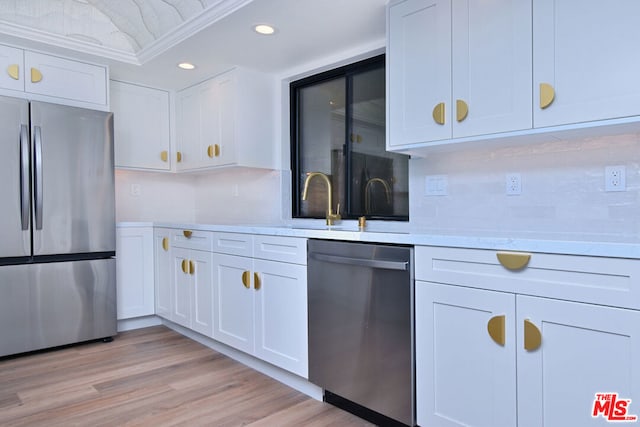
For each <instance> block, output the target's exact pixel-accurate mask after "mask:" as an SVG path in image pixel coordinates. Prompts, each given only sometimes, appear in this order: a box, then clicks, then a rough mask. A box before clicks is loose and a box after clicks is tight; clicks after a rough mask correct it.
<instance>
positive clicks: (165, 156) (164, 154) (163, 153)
mask: <svg viewBox="0 0 640 427" xmlns="http://www.w3.org/2000/svg"><path fill="white" fill-rule="evenodd" d="M160 160H162V161H163V162H166V161H167V160H169V152H168V151H167V150H164V151H161V152H160Z"/></svg>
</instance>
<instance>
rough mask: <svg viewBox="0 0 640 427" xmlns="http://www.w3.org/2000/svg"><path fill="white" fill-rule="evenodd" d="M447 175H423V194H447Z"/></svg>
mask: <svg viewBox="0 0 640 427" xmlns="http://www.w3.org/2000/svg"><path fill="white" fill-rule="evenodd" d="M448 187H449V179H448V178H447V175H427V176H425V177H424V195H425V196H446V195H447V194H449V188H448Z"/></svg>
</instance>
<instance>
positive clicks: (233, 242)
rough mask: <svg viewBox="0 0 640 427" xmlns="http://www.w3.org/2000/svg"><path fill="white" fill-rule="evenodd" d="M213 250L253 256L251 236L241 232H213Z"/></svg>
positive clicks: (248, 256)
mask: <svg viewBox="0 0 640 427" xmlns="http://www.w3.org/2000/svg"><path fill="white" fill-rule="evenodd" d="M211 250H212V251H213V252H219V253H222V254H228V255H239V256H243V257H247V258H251V257H253V236H252V235H251V234H242V233H214V235H213V247H212V249H211Z"/></svg>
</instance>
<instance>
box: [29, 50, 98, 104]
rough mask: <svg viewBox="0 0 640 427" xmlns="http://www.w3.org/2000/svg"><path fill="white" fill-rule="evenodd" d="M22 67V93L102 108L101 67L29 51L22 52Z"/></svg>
mask: <svg viewBox="0 0 640 427" xmlns="http://www.w3.org/2000/svg"><path fill="white" fill-rule="evenodd" d="M24 65H25V76H26V78H25V91H26V92H29V93H35V94H39V95H47V96H55V97H56V98H62V99H68V100H73V101H82V102H88V103H91V104H98V105H103V106H104V105H106V104H107V70H106V68H105V67H101V66H97V65H93V64H87V63H84V62H77V61H71V60H68V59H64V58H59V57H57V56H50V55H44V54H41V53H35V52H29V51H25V53H24ZM32 70H33V71H32ZM37 72H39V73H40V74H41V78H38V76H37V75H36V74H37Z"/></svg>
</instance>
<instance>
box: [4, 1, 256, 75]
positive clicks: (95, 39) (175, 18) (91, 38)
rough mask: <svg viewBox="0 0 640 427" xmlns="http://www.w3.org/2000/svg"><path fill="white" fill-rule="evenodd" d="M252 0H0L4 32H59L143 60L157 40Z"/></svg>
mask: <svg viewBox="0 0 640 427" xmlns="http://www.w3.org/2000/svg"><path fill="white" fill-rule="evenodd" d="M250 1H251V0H2V1H1V2H0V32H3V33H5V34H8V35H11V36H16V35H17V36H19V37H20V36H22V37H25V38H30V39H35V40H38V41H43V42H51V40H52V39H53V38H56V39H57V40H56V43H54V44H58V45H61V46H63V47H71V48H73V46H74V45H75V46H76V50H80V49H79V48H78V47H82V46H83V45H86V47H87V48H88V49H89V50H92V46H93V47H99V48H100V49H101V50H102V52H103V56H111V57H113V58H114V59H120V60H123V61H125V62H132V63H135V62H144V61H145V60H148V59H149V57H153V56H154V55H153V54H152V55H147V58H145V57H144V53H145V51H146V50H149V49H150V48H152V47H153V46H154V45H156V44H159V43H162V42H163V41H164V42H165V44H167V46H166V47H170V46H171V45H172V44H173V43H172V40H170V39H174V38H175V35H176V34H178V33H185V34H187V36H188V35H191V34H193V33H195V32H197V31H198V30H200V29H201V28H202V25H203V24H206V25H209V24H211V23H213V22H215V21H216V20H217V19H220V18H222V17H224V16H226V15H227V14H228V13H231V12H232V11H234V10H236V9H237V8H239V7H241V6H243V5H245V4H247V3H249V2H250ZM203 17H204V18H205V19H203ZM172 36H173V37H172ZM47 39H48V40H47ZM178 41H180V40H178ZM65 45H66V46H65ZM155 50H156V51H158V52H159V51H161V50H162V49H157V48H156V49H155Z"/></svg>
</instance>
